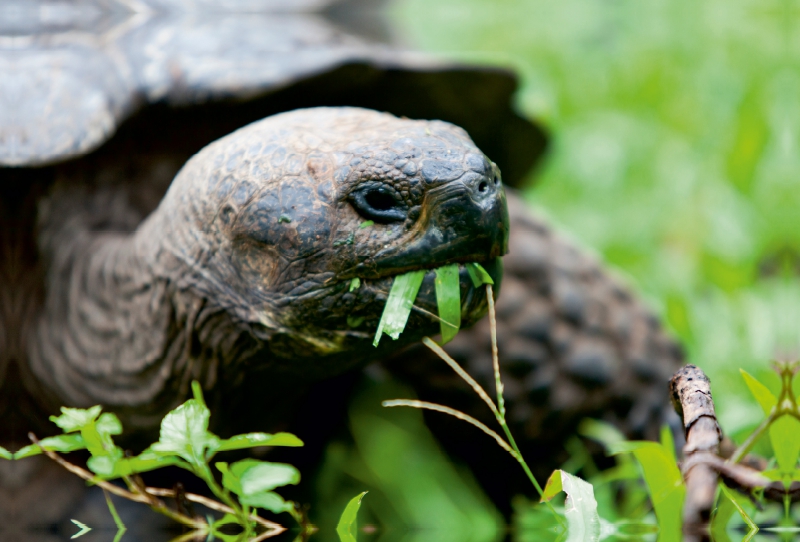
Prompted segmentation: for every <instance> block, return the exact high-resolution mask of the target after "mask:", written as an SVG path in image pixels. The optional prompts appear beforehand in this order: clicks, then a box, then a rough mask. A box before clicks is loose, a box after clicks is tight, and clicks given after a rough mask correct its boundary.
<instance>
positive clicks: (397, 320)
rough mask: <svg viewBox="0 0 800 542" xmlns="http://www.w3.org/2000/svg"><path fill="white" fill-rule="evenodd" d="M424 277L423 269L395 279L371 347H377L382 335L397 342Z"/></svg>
mask: <svg viewBox="0 0 800 542" xmlns="http://www.w3.org/2000/svg"><path fill="white" fill-rule="evenodd" d="M424 277H425V270H424V269H420V270H417V271H411V272H410V273H405V274H403V275H398V276H397V277H395V279H394V283H393V284H392V289H391V290H390V291H389V298H388V299H387V300H386V306H385V307H384V309H383V314H382V315H381V321H380V323H379V324H378V330H377V331H376V332H375V340H373V341H372V344H373V346H378V343H379V342H380V340H381V334H383V333H386V334H387V335H388V336H390V337H391V338H392V339H395V340H397V338H398V337H399V336H400V333H402V332H403V330H404V329H405V327H406V322H407V321H408V316H409V315H410V314H411V306H412V305H413V304H414V299H416V297H417V292H419V287H420V286H421V285H422V279H423V278H424Z"/></svg>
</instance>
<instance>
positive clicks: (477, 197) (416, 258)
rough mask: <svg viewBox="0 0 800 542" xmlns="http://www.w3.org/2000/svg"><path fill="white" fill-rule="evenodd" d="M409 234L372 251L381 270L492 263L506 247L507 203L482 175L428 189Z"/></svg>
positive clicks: (499, 191)
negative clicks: (420, 210) (470, 180)
mask: <svg viewBox="0 0 800 542" xmlns="http://www.w3.org/2000/svg"><path fill="white" fill-rule="evenodd" d="M422 208H423V211H422V214H421V215H420V217H419V219H418V220H417V223H416V225H415V226H414V228H413V229H412V233H411V235H410V238H406V240H405V242H403V243H401V244H400V245H399V246H397V245H395V246H391V247H387V248H386V249H384V250H382V251H381V252H379V253H378V254H376V255H375V257H374V259H373V262H374V263H376V264H377V265H378V266H379V268H382V269H387V268H389V269H397V270H398V271H399V272H402V271H403V270H406V269H414V268H419V267H438V266H441V265H445V264H448V263H454V262H493V261H494V260H495V259H497V258H499V257H500V256H503V255H504V254H506V253H507V252H508V229H509V224H508V205H507V203H506V196H505V192H504V191H503V189H502V187H501V186H499V185H495V184H494V182H492V181H487V180H486V179H485V178H484V177H481V178H480V180H479V181H477V182H473V183H469V184H467V183H461V182H452V183H447V184H445V185H442V186H440V187H436V188H434V189H431V190H429V191H428V193H427V195H426V199H425V202H424V204H423V205H422Z"/></svg>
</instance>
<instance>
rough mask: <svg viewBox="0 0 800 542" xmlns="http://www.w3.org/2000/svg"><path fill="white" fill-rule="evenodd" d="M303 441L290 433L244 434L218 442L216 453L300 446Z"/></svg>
mask: <svg viewBox="0 0 800 542" xmlns="http://www.w3.org/2000/svg"><path fill="white" fill-rule="evenodd" d="M302 445H303V441H302V440H300V439H299V438H297V437H296V436H294V435H292V434H291V433H275V434H274V435H270V434H269V433H246V434H244V435H236V436H235V437H231V438H229V439H225V440H222V441H220V443H219V447H218V448H217V451H218V452H224V451H226V450H241V449H243V448H254V447H256V446H302Z"/></svg>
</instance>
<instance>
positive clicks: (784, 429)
mask: <svg viewBox="0 0 800 542" xmlns="http://www.w3.org/2000/svg"><path fill="white" fill-rule="evenodd" d="M769 439H770V442H771V443H772V449H773V451H774V452H775V459H776V460H777V461H778V467H779V470H780V471H781V474H782V475H783V476H785V477H786V478H789V477H791V474H792V472H794V470H795V468H796V467H797V458H798V456H800V421H797V419H795V418H793V417H791V416H781V417H780V418H778V419H776V420H775V421H774V422H772V424H771V425H770V426H769ZM787 481H788V480H787Z"/></svg>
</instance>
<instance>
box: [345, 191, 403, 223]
mask: <svg viewBox="0 0 800 542" xmlns="http://www.w3.org/2000/svg"><path fill="white" fill-rule="evenodd" d="M350 202H351V203H352V204H353V207H354V208H355V210H356V211H357V212H358V214H360V215H361V216H363V217H364V218H367V219H369V220H374V221H375V222H380V223H384V224H385V223H388V222H400V221H402V220H405V219H406V216H407V211H408V209H407V206H406V205H405V203H404V202H403V201H402V200H400V199H399V197H398V196H397V195H396V194H395V193H394V191H393V190H392V189H391V188H388V187H385V186H374V185H373V186H367V187H363V188H361V189H359V190H356V191H355V192H353V193H351V194H350Z"/></svg>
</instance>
